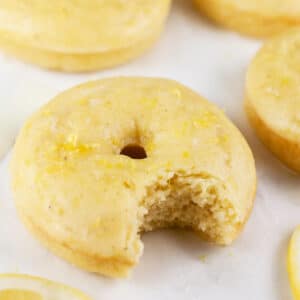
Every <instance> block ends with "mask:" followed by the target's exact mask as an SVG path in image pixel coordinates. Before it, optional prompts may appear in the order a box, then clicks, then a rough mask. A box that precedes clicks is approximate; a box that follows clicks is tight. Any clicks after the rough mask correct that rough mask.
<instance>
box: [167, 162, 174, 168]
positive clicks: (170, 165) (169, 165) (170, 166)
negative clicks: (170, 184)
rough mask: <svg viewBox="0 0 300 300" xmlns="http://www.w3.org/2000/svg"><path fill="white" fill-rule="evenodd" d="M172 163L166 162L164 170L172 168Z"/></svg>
mask: <svg viewBox="0 0 300 300" xmlns="http://www.w3.org/2000/svg"><path fill="white" fill-rule="evenodd" d="M172 165H173V164H172V162H170V161H168V162H166V168H167V169H170V168H172Z"/></svg>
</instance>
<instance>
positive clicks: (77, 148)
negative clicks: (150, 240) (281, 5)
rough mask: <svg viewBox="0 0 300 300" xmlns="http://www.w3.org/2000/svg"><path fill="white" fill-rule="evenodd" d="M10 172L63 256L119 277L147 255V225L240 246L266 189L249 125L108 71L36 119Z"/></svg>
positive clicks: (173, 89)
mask: <svg viewBox="0 0 300 300" xmlns="http://www.w3.org/2000/svg"><path fill="white" fill-rule="evenodd" d="M11 169H12V181H13V190H14V194H15V200H16V207H17V210H18V212H19V215H20V216H21V218H22V220H23V221H24V222H25V224H26V225H27V227H28V228H29V230H30V231H31V232H32V233H33V234H34V235H35V236H37V237H38V238H39V239H40V240H41V241H42V242H43V243H44V244H46V246H48V247H49V248H50V249H51V250H52V251H54V252H55V253H56V254H57V255H59V256H61V257H63V258H65V259H67V260H68V261H70V262H72V263H73V264H75V265H77V266H79V267H81V268H84V269H86V270H88V271H92V272H97V273H102V274H105V275H108V276H112V277H122V276H126V275H127V274H128V272H129V271H130V270H131V268H132V267H133V266H134V265H136V264H137V262H138V260H139V257H140V256H141V254H142V251H143V244H142V242H141V240H140V234H141V233H142V232H145V231H151V230H154V229H158V228H165V227H180V228H187V229H192V230H194V231H195V232H197V233H199V234H200V235H201V236H203V237H204V238H205V239H207V240H209V241H212V242H213V243H216V244H219V245H228V244H230V243H231V242H232V241H233V240H234V239H235V238H236V237H237V235H238V233H239V232H240V231H241V229H242V227H243V225H244V223H245V222H246V220H247V218H248V216H249V213H250V211H251V208H252V204H253V198H254V194H255V188H256V172H255V166H254V161H253V157H252V154H251V151H250V149H249V147H248V145H247V143H246V142H245V140H244V138H243V137H242V135H241V133H240V132H239V131H238V130H237V129H236V127H234V125H233V124H232V123H231V122H230V121H229V120H228V119H227V118H226V117H225V115H224V114H223V113H222V112H221V111H220V110H219V109H217V108H216V107H215V106H214V105H213V104H211V103H209V102H207V101H206V100H204V99H203V98H201V97H200V96H198V95H197V94H195V93H194V92H192V91H191V90H189V89H188V88H186V87H184V86H182V85H180V84H178V83H176V82H174V81H171V80H166V79H150V78H130V77H129V78H126V77H125V78H114V79H104V80H101V81H95V82H90V83H86V84H83V85H80V86H78V87H75V88H73V89H71V90H69V91H66V92H64V93H62V94H61V95H59V96H57V97H56V98H55V99H54V100H52V101H51V102H50V103H49V104H47V105H46V106H44V107H43V108H41V110H40V111H38V112H37V113H36V114H35V115H33V116H32V117H31V118H30V119H29V120H28V121H27V122H26V124H25V125H24V127H23V129H22V130H21V133H20V135H19V137H18V138H17V142H16V145H15V148H14V151H13V157H12V163H11Z"/></svg>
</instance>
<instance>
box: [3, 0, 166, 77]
mask: <svg viewBox="0 0 300 300" xmlns="http://www.w3.org/2000/svg"><path fill="white" fill-rule="evenodd" d="M169 7H170V0H155V1H153V0H131V1H124V0H77V1H69V0H60V1H44V0H29V1H28V0H1V1H0V48H2V49H3V50H4V51H6V52H8V53H11V54H13V55H15V56H17V57H19V58H20V59H23V60H25V61H28V62H31V63H34V64H37V65H39V66H42V67H45V68H50V69H56V70H63V71H70V72H71V71H72V72H79V71H91V70H97V69H102V68H108V67H112V66H115V65H118V64H120V63H124V62H126V61H128V60H130V59H132V58H134V57H136V56H138V55H140V54H141V53H143V52H144V51H145V50H146V49H148V48H149V47H150V46H151V45H152V44H153V43H154V41H155V40H156V39H157V38H158V36H159V35H160V33H161V31H162V28H163V25H164V23H165V20H166V17H167V15H168V13H169Z"/></svg>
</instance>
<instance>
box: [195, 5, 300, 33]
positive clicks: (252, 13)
mask: <svg viewBox="0 0 300 300" xmlns="http://www.w3.org/2000/svg"><path fill="white" fill-rule="evenodd" d="M194 1H195V3H196V5H197V6H198V8H199V9H200V11H201V12H202V13H204V14H205V15H206V16H208V17H209V18H211V19H212V20H214V21H215V22H217V23H218V24H220V25H221V26H224V27H226V28H229V29H232V30H234V31H238V32H240V33H242V34H246V35H250V36H254V37H268V36H271V35H274V34H277V33H280V32H282V31H284V30H286V29H288V28H290V27H293V26H299V25H300V2H299V1H298V0H284V1H283V0H194Z"/></svg>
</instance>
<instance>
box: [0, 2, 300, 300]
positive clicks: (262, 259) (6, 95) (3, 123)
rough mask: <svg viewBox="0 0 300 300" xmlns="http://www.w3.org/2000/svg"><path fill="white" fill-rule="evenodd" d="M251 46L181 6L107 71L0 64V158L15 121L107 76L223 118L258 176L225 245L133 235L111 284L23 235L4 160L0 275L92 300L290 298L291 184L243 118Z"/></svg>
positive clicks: (299, 202) (183, 236)
mask: <svg viewBox="0 0 300 300" xmlns="http://www.w3.org/2000/svg"><path fill="white" fill-rule="evenodd" d="M259 46H260V42H259V41H255V40H250V39H248V38H243V37H240V36H238V35H237V34H234V33H230V32H227V31H225V30H221V29H219V28H217V27H215V26H214V25H212V24H210V23H209V22H207V21H206V20H204V19H203V18H201V17H200V16H199V14H198V13H197V12H196V11H195V10H194V8H193V7H192V5H191V4H190V1H187V0H181V1H175V4H174V7H173V9H172V13H171V15H170V18H169V21H168V24H167V27H166V30H165V31H164V33H163V35H162V38H161V39H160V41H159V42H158V43H157V44H156V46H155V47H154V48H153V49H151V50H150V51H149V52H148V53H147V54H146V55H144V56H142V57H141V58H139V59H137V60H135V61H133V62H131V63H129V64H127V65H124V66H122V67H118V68H115V69H113V70H109V71H105V72H98V73H91V74H80V75H71V74H61V73H55V72H48V71H45V70H40V69H38V68H36V67H32V66H29V65H26V64H23V63H21V62H18V61H17V60H14V59H13V58H9V57H6V56H4V55H2V56H0V155H1V153H2V154H4V153H6V152H7V151H8V150H9V149H10V147H11V146H12V144H13V141H14V138H15V135H16V133H17V132H18V129H19V127H20V126H21V124H22V122H23V120H24V119H25V118H26V117H27V116H28V115H30V113H31V112H33V111H34V110H35V109H36V108H37V107H39V106H40V105H41V104H43V103H45V102H47V101H48V100H49V99H50V98H51V97H52V96H53V95H55V94H56V93H58V92H60V91H61V90H64V89H66V88H69V87H71V86H73V85H75V84H77V83H80V82H83V81H87V80H91V79H97V78H102V77H106V76H113V75H143V76H155V77H167V78H173V79H176V80H178V81H180V82H182V83H184V84H186V85H188V86H189V87H191V88H193V89H194V90H196V91H198V92H199V93H200V94H202V95H203V96H205V97H206V98H208V99H210V100H211V101H213V102H215V103H216V104H218V105H219V106H220V107H221V108H222V109H224V110H225V111H226V113H227V114H228V116H229V117H230V118H231V119H232V120H233V122H234V123H235V124H236V125H237V126H238V127H239V128H240V129H241V131H242V132H243V133H244V134H245V136H246V138H247V140H248V141H249V143H250V145H251V147H252V149H253V152H254V155H255V159H256V163H257V172H258V177H259V184H258V193H257V199H256V203H255V207H254V211H253V214H252V216H251V218H250V220H249V222H248V224H247V226H246V228H245V230H244V232H243V233H242V235H241V237H240V238H239V239H238V240H237V241H236V242H235V243H234V244H233V245H232V246H230V247H228V248H217V247H214V246H211V245H208V244H206V243H204V242H202V241H201V240H199V239H198V238H197V237H196V236H194V235H193V234H190V233H185V232H178V231H159V232H154V233H150V234H147V235H144V236H143V240H144V242H145V253H144V255H143V257H142V259H141V262H140V264H139V265H138V266H137V267H136V268H135V270H134V272H133V274H132V277H131V278H130V279H127V280H112V279H106V278H104V277H101V276H96V275H92V274H88V273H86V272H84V271H81V270H79V269H77V268H75V267H72V266H70V265H69V264H68V263H66V262H64V261H63V260H61V259H59V258H57V257H55V256H54V255H53V254H51V253H50V252H48V251H47V250H46V249H45V248H44V247H42V246H40V244H39V243H38V242H37V241H36V240H35V239H34V238H33V237H32V236H31V235H30V234H28V232H27V231H26V230H25V229H24V227H23V225H22V224H21V223H20V222H19V220H18V218H17V216H16V212H15V208H14V204H13V199H12V195H11V191H10V187H9V172H8V161H9V155H7V156H6V158H5V159H4V160H3V162H2V163H1V164H0V222H1V226H0V273H3V272H20V273H29V274H33V275H38V276H43V277H47V278H49V279H53V280H56V281H61V282H64V283H66V284H69V285H72V286H74V287H77V288H79V289H82V290H83V291H85V292H87V293H89V294H90V295H91V296H92V297H94V298H95V299H97V300H98V299H99V300H101V299H104V300H119V299H124V300H125V299H130V300H135V299H139V300H140V299H145V300H148V299H149V300H150V299H151V300H152V299H158V300H159V299H170V300H171V299H172V300H177V299H189V300H193V299H209V300H217V299H224V300H225V299H230V300H241V299H243V300H273V299H274V300H290V299H291V296H290V293H289V286H288V281H287V274H286V267H285V261H286V250H287V243H288V239H289V237H290V234H291V233H292V230H293V229H294V227H295V226H296V225H297V224H298V223H300V186H299V182H300V180H299V177H297V176H296V175H294V174H292V173H290V172H289V171H288V170H287V169H286V168H284V167H283V166H282V165H281V164H280V163H279V162H278V161H277V160H276V159H274V158H273V157H272V155H271V154H270V153H269V152H268V151H267V150H266V149H265V148H264V147H263V146H262V145H261V144H260V142H258V140H257V138H256V137H255V135H254V134H253V132H252V130H251V129H250V127H249V124H248V122H247V119H246V117H245V114H244V111H243V91H244V78H245V72H246V68H247V65H248V63H249V61H250V59H251V58H252V57H253V55H254V54H255V52H256V50H257V49H258V48H259Z"/></svg>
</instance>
